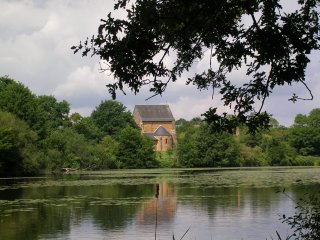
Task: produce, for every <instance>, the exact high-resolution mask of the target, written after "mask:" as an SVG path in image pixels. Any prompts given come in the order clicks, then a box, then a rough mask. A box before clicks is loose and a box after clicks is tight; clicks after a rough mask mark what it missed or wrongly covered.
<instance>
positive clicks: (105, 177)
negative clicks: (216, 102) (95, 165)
mask: <svg viewBox="0 0 320 240" xmlns="http://www.w3.org/2000/svg"><path fill="white" fill-rule="evenodd" d="M157 186H158V187H157ZM319 187H320V168H254V169H232V170H231V169H220V170H208V169H193V170H145V171H142V170H132V171H105V172H86V173H82V174H73V175H62V176H59V177H48V178H19V179H0V239H1V240H6V239H8V240H10V239H14V240H19V239H23V240H28V239H125V240H131V239H155V228H157V230H156V238H157V239H162V240H165V239H172V235H173V234H174V235H175V237H176V239H180V237H181V236H182V235H183V233H184V232H185V231H186V230H187V229H188V228H190V229H189V231H188V233H187V235H186V236H185V238H184V239H199V240H204V239H208V240H211V239H215V240H232V239H239V240H240V239H251V240H257V239H271V236H273V237H274V236H275V231H276V230H277V231H279V232H280V233H281V234H282V235H283V236H285V235H286V234H287V233H288V231H289V227H288V226H286V225H284V224H282V223H281V221H279V220H278V219H279V214H287V215H292V214H293V213H294V206H295V203H294V202H293V200H298V199H299V198H300V197H301V196H305V195H306V194H307V193H311V192H314V191H319V189H320V188H319ZM157 188H158V189H159V191H158V193H157ZM283 188H285V189H286V193H287V194H288V195H289V196H290V198H292V199H293V200H292V199H290V198H289V197H288V196H285V195H284V194H281V193H276V192H277V190H282V189H283ZM156 195H157V196H158V198H157V197H156ZM156 222H157V226H156Z"/></svg>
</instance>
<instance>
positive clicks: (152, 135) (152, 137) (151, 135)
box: [144, 133, 157, 141]
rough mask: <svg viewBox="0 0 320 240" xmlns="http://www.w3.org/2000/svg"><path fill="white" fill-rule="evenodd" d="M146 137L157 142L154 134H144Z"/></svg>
mask: <svg viewBox="0 0 320 240" xmlns="http://www.w3.org/2000/svg"><path fill="white" fill-rule="evenodd" d="M144 135H145V136H147V137H148V138H150V139H151V140H154V141H155V140H157V139H156V138H155V137H154V134H153V133H144Z"/></svg>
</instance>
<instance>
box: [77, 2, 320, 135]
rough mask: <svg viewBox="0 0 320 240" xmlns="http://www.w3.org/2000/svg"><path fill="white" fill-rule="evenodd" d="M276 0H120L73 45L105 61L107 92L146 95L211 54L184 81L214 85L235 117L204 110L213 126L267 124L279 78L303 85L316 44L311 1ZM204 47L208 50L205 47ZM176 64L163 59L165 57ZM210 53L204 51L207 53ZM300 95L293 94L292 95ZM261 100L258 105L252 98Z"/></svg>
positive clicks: (283, 82) (315, 16) (315, 14)
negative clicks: (267, 106)
mask: <svg viewBox="0 0 320 240" xmlns="http://www.w3.org/2000/svg"><path fill="white" fill-rule="evenodd" d="M282 3H283V2H280V0H272V1H265V0H230V1H225V0H218V1H210V0H201V1H193V2H188V4H186V2H185V1H183V0H176V1H171V0H160V1H159V0H136V1H134V2H133V1H132V2H131V1H130V0H118V1H117V3H116V4H115V10H120V9H121V8H123V9H126V11H127V17H126V18H125V19H123V18H121V19H120V18H118V19H117V18H114V17H113V16H112V14H111V13H109V14H108V16H107V18H106V19H102V20H101V24H100V26H99V27H98V34H97V35H95V36H92V37H91V38H90V39H89V38H88V39H87V40H86V41H85V42H83V43H82V42H80V44H79V45H78V46H73V47H72V49H73V50H74V52H75V53H76V52H78V51H80V52H82V55H83V56H87V55H88V54H92V55H97V56H99V57H100V59H101V60H103V61H105V63H106V67H102V68H103V70H108V71H110V72H111V73H112V74H113V76H114V77H115V79H116V82H115V83H112V84H108V85H107V86H108V88H109V92H110V93H111V94H112V96H113V97H115V96H116V91H117V90H121V91H124V87H125V86H128V87H129V88H130V89H131V90H132V91H133V92H135V93H137V92H139V90H140V88H141V87H142V86H143V85H149V86H150V91H151V92H152V94H155V95H157V94H162V93H163V92H164V91H165V90H166V88H167V86H168V84H169V82H175V81H176V80H177V79H178V78H179V77H181V75H182V73H184V72H185V71H188V70H190V69H191V68H192V66H193V63H194V62H195V61H198V60H199V59H200V60H202V59H203V58H205V57H208V58H209V64H208V65H207V69H206V70H205V71H203V72H202V73H196V74H195V76H194V77H191V78H189V79H188V80H187V84H194V85H196V86H197V87H198V89H200V90H202V89H212V91H214V89H218V90H219V93H220V94H221V96H222V100H223V101H224V105H226V106H230V107H232V108H233V109H234V113H235V117H233V118H228V117H227V114H226V113H224V114H222V116H218V114H217V109H216V108H212V109H209V110H208V112H206V113H205V114H204V116H205V118H206V119H207V120H208V122H210V123H212V124H214V125H216V126H219V129H226V130H230V131H231V130H232V129H233V128H234V127H235V126H237V125H239V124H240V123H245V124H246V125H247V126H248V127H249V130H250V131H254V130H256V128H257V127H259V126H260V127H266V126H268V124H269V115H268V114H267V113H266V112H264V111H263V105H264V102H265V100H266V98H267V97H268V96H269V95H270V93H271V92H272V91H273V90H274V89H275V88H276V87H277V86H279V85H280V86H281V85H292V84H297V83H299V84H302V85H304V86H305V87H306V89H307V91H308V92H309V93H310V98H309V99H312V98H313V96H312V93H311V91H310V89H309V88H308V86H307V84H306V80H305V69H306V67H307V64H308V63H309V61H310V60H309V57H308V55H309V54H310V53H311V52H312V50H318V49H319V13H318V11H317V10H318V9H317V6H318V4H319V1H317V0H295V1H290V3H289V4H291V5H292V4H296V5H297V9H296V10H294V11H292V12H289V11H287V10H286V9H285V8H284V6H282V5H281V4H282ZM208 53H209V54H208ZM169 55H170V57H173V58H175V59H174V64H173V66H172V65H169V64H166V58H168V56H169ZM208 55H209V56H208ZM240 68H244V69H245V71H246V76H247V78H246V80H247V81H246V83H244V84H243V85H241V84H240V83H237V82H234V81H232V80H231V79H230V76H229V73H230V72H232V71H235V70H238V69H240ZM298 99H306V98H302V97H300V96H297V95H296V94H294V95H293V96H292V98H291V100H292V101H294V102H295V101H297V100H298ZM257 103H260V106H259V107H256V108H255V106H256V104H257Z"/></svg>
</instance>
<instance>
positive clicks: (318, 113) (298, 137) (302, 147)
mask: <svg viewBox="0 0 320 240" xmlns="http://www.w3.org/2000/svg"><path fill="white" fill-rule="evenodd" d="M290 137H291V138H290V140H291V143H292V146H293V147H295V148H296V149H297V150H298V152H299V153H300V154H301V155H313V156H315V155H316V156H320V109H319V108H316V109H313V110H312V111H311V112H310V113H309V115H302V114H298V115H297V116H296V117H295V120H294V125H293V127H292V128H291V135H290Z"/></svg>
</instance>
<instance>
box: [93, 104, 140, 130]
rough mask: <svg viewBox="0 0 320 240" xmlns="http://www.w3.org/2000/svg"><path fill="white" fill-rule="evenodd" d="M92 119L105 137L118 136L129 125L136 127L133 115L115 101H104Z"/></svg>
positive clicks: (94, 112)
mask: <svg viewBox="0 0 320 240" xmlns="http://www.w3.org/2000/svg"><path fill="white" fill-rule="evenodd" d="M91 119H92V121H93V122H94V123H95V124H96V126H97V127H98V128H99V129H100V130H101V132H102V133H103V134H104V135H116V134H117V133H119V132H120V131H121V130H122V129H123V128H124V127H125V126H127V125H128V126H131V127H136V124H135V122H134V120H133V118H132V115H131V113H130V112H129V111H127V110H126V107H125V106H124V105H123V104H122V103H120V102H117V101H114V100H106V101H102V102H101V103H100V105H99V106H98V107H97V108H96V109H95V110H94V111H93V112H92V114H91Z"/></svg>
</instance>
